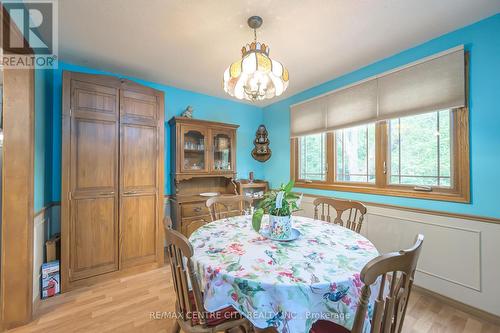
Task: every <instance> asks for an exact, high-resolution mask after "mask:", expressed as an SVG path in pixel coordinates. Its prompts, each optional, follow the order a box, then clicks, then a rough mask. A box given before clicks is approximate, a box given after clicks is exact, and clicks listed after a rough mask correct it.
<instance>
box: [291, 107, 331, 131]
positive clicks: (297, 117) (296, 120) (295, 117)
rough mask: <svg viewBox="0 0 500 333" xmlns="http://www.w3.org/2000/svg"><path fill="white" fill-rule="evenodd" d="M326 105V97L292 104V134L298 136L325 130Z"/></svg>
mask: <svg viewBox="0 0 500 333" xmlns="http://www.w3.org/2000/svg"><path fill="white" fill-rule="evenodd" d="M326 106H327V105H326V99H324V98H317V99H313V100H311V101H308V102H305V103H301V104H298V105H295V106H292V107H291V109H290V135H291V136H292V137H297V136H301V135H307V134H313V133H319V132H323V131H325V130H326Z"/></svg>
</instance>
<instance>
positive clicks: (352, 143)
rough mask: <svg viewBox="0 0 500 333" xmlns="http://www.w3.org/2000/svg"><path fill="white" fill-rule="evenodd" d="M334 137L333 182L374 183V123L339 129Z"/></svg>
mask: <svg viewBox="0 0 500 333" xmlns="http://www.w3.org/2000/svg"><path fill="white" fill-rule="evenodd" d="M334 136H335V147H334V150H335V156H334V157H335V180H336V181H337V182H354V183H375V123H371V124H367V125H361V126H355V127H350V128H344V129H339V130H337V131H335V132H334Z"/></svg>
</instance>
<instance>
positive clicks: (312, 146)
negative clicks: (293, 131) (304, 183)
mask: <svg viewBox="0 0 500 333" xmlns="http://www.w3.org/2000/svg"><path fill="white" fill-rule="evenodd" d="M298 142H299V144H298V149H299V152H298V153H299V156H300V158H299V161H300V163H299V168H298V170H299V174H298V179H302V180H317V181H325V180H326V170H327V164H326V134H325V133H320V134H312V135H307V136H302V137H300V138H299V140H298Z"/></svg>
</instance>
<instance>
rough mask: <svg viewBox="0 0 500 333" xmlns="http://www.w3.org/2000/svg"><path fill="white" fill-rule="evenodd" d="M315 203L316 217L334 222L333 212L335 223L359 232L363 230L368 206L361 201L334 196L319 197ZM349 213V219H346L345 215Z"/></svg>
mask: <svg viewBox="0 0 500 333" xmlns="http://www.w3.org/2000/svg"><path fill="white" fill-rule="evenodd" d="M313 205H314V219H316V220H323V221H327V222H332V214H335V218H334V220H333V223H335V224H340V225H341V226H343V227H346V228H349V229H351V230H352V231H355V232H357V233H359V232H360V231H361V226H362V225H363V220H364V218H365V214H366V206H365V205H363V204H362V203H361V202H358V201H351V200H340V199H334V198H317V199H316V200H314V202H313ZM346 212H348V213H346ZM347 214H348V216H347V219H346V220H345V221H344V219H343V216H344V215H347Z"/></svg>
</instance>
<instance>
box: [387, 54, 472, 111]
mask: <svg viewBox="0 0 500 333" xmlns="http://www.w3.org/2000/svg"><path fill="white" fill-rule="evenodd" d="M464 67H465V63H464V50H463V49H461V50H458V51H454V52H452V53H448V54H446V55H443V56H441V57H437V58H435V59H432V60H429V61H425V62H422V63H419V64H417V65H414V66H410V67H407V68H404V69H402V70H399V71H396V72H393V73H391V74H388V75H385V76H383V77H380V78H379V79H378V95H379V112H378V113H379V115H378V119H387V118H396V117H401V116H404V115H409V114H416V113H423V112H430V111H436V110H443V109H450V108H456V107H462V106H465V68H464Z"/></svg>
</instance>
